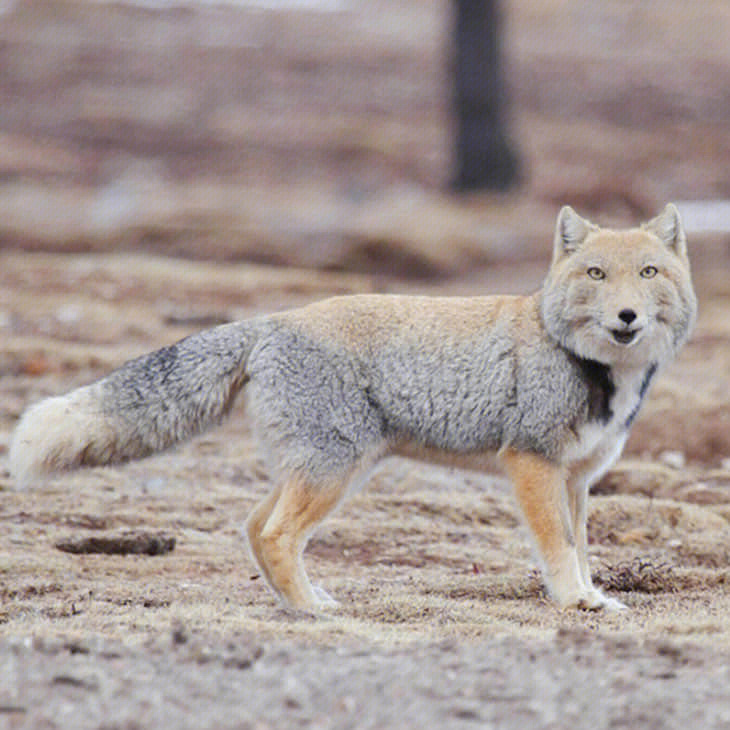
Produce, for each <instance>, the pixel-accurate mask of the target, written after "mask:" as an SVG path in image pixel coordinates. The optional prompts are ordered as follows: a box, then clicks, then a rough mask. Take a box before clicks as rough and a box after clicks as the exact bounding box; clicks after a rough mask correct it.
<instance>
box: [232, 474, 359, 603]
mask: <svg viewBox="0 0 730 730" xmlns="http://www.w3.org/2000/svg"><path fill="white" fill-rule="evenodd" d="M346 486H347V480H345V479H343V480H340V481H336V482H334V483H329V484H319V483H315V482H314V481H313V480H309V479H306V478H303V477H301V476H299V475H294V476H292V477H290V478H289V479H288V480H286V481H285V482H284V483H283V484H282V485H281V486H279V487H277V489H275V490H274V492H272V494H270V495H269V496H268V497H266V498H265V499H264V500H263V501H262V502H260V503H259V504H258V505H257V506H256V507H255V509H254V511H253V513H252V514H251V517H250V518H249V521H248V524H247V531H248V538H249V544H250V545H251V550H252V552H253V554H254V557H255V558H256V562H257V563H258V564H259V567H260V568H261V570H262V571H263V573H264V575H265V576H266V579H267V580H268V582H269V585H271V587H272V588H273V589H274V591H275V592H276V593H277V595H278V596H279V597H280V598H281V599H282V600H283V601H284V602H285V603H287V604H288V605H289V606H292V607H293V608H302V609H313V608H316V607H321V606H323V605H327V604H333V603H335V602H334V601H333V600H332V599H331V598H330V597H329V596H328V595H327V594H326V593H325V592H324V591H323V590H322V589H320V588H318V587H315V586H312V584H311V583H310V582H309V578H308V577H307V574H306V573H305V571H304V563H303V559H302V553H303V552H304V548H305V546H306V544H307V540H308V538H309V536H310V535H311V533H312V532H313V530H314V529H315V527H316V526H317V525H318V524H319V523H320V522H321V521H322V520H323V519H324V518H325V517H326V516H327V515H328V514H329V513H330V512H331V511H332V510H333V509H334V508H335V507H336V506H337V504H338V503H339V502H340V500H341V499H342V496H343V495H344V493H345V489H346Z"/></svg>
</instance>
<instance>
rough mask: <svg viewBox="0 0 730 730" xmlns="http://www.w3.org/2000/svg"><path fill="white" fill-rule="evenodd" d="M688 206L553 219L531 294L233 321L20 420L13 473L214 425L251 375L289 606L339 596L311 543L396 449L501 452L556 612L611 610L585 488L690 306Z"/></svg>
mask: <svg viewBox="0 0 730 730" xmlns="http://www.w3.org/2000/svg"><path fill="white" fill-rule="evenodd" d="M696 307H697V304H696V299H695V294H694V292H693V289H692V283H691V280H690V267H689V261H688V258H687V246H686V239H685V234H684V231H683V228H682V224H681V221H680V218H679V214H678V212H677V209H676V208H675V207H674V206H673V205H671V204H670V205H667V207H666V208H665V209H664V210H663V211H662V213H661V214H660V215H658V216H657V217H656V218H654V219H653V220H651V221H649V222H648V223H645V224H643V225H642V226H640V227H638V228H632V229H629V230H623V231H614V230H609V229H602V228H599V227H598V226H596V225H594V224H592V223H590V222H589V221H587V220H584V219H583V218H581V217H580V216H578V215H577V214H576V213H575V212H574V211H573V210H572V209H571V208H569V207H565V208H563V209H562V210H561V211H560V215H559V217H558V220H557V225H556V230H555V237H554V249H553V256H552V263H551V265H550V269H549V271H548V274H547V277H546V279H545V283H544V286H543V288H542V290H541V291H539V292H537V293H536V294H533V295H531V296H477V297H453V298H452V297H421V296H394V295H355V296H343V297H336V298H332V299H328V300H325V301H321V302H317V303H315V304H310V305H308V306H305V307H302V308H300V309H294V310H292V311H286V312H282V313H278V314H272V315H269V316H260V317H256V318H253V319H250V320H247V321H243V322H236V323H233V324H225V325H222V326H220V327H216V328H214V329H211V330H207V331H204V332H201V333H199V334H195V335H192V336H190V337H187V338H185V339H183V340H181V341H180V342H178V343H176V344H173V345H171V346H169V347H165V348H163V349H161V350H158V351H157V352H153V353H151V354H149V355H144V356H142V357H139V358H137V359H135V360H131V361H130V362H127V363H126V364H124V365H122V366H121V367H120V368H119V369H118V370H115V371H114V372H112V373H111V374H110V375H108V376H107V377H105V378H103V379H102V380H99V381H97V382H95V383H92V384H91V385H88V386H85V387H82V388H79V389H77V390H74V391H72V392H71V393H69V394H68V395H64V396H60V397H54V398H48V399H46V400H43V401H41V402H39V403H37V404H36V405H34V406H32V407H31V408H29V409H28V410H27V412H26V413H25V414H24V415H23V417H22V418H21V420H20V422H19V424H18V425H17V428H16V429H15V432H14V435H13V438H12V442H11V446H10V469H11V473H12V474H13V475H14V477H15V478H16V479H17V480H18V482H19V483H20V484H24V483H28V482H31V481H33V480H34V479H36V478H37V477H39V476H41V475H43V474H45V473H49V472H54V471H58V470H63V469H71V468H74V467H79V466H91V465H97V464H111V463H115V462H122V461H125V460H128V459H136V458H139V457H143V456H145V455H148V454H151V453H153V452H156V451H160V450H161V449H165V448H167V447H169V446H171V445H172V444H174V443H176V442H179V441H181V440H183V439H187V438H189V437H191V436H194V435H195V434H197V433H199V432H200V431H202V430H203V429H204V428H205V427H207V426H209V425H211V424H215V423H218V422H219V421H220V420H221V419H222V417H223V416H225V415H226V414H227V413H228V412H229V411H230V409H231V407H232V405H233V402H234V400H235V397H236V395H237V394H238V392H239V391H240V390H241V389H242V388H243V387H244V386H246V393H247V396H248V406H247V407H248V409H249V411H250V412H251V415H252V418H253V422H254V423H255V427H256V429H257V435H258V438H259V439H260V442H261V443H262V445H263V447H264V450H265V453H266V454H267V456H268V458H269V462H270V465H271V469H272V471H273V474H274V478H275V484H276V486H275V488H274V489H273V491H272V492H271V494H270V495H269V496H268V497H266V498H265V499H264V500H263V501H261V502H260V503H259V504H258V505H257V506H256V507H255V508H254V510H253V512H252V514H251V516H250V518H249V520H248V522H247V528H246V529H247V533H248V538H249V542H250V546H251V550H252V553H253V556H254V558H255V560H256V562H257V563H258V566H259V568H260V569H261V571H262V573H263V574H264V575H265V577H266V579H267V581H268V583H269V584H270V586H271V587H272V588H273V589H274V591H276V593H277V594H278V595H279V596H280V598H281V599H282V600H283V601H284V602H285V603H286V604H288V605H290V606H293V607H297V608H304V609H314V608H317V607H319V606H323V605H327V604H329V603H334V601H333V600H332V599H331V598H330V597H329V596H328V595H327V594H326V593H325V592H324V591H323V590H321V589H320V588H318V587H315V586H313V585H312V584H311V583H310V582H309V579H308V578H307V575H306V573H305V572H304V568H303V563H302V552H303V550H304V547H305V544H306V542H307V539H308V538H309V536H310V535H311V533H312V531H313V530H314V529H315V527H316V526H317V525H318V524H319V522H320V521H321V520H322V519H323V518H324V517H325V516H326V515H327V514H328V513H329V512H331V511H332V510H333V509H334V508H335V507H336V506H337V504H338V503H339V502H340V501H341V500H342V498H343V496H344V495H345V494H346V493H347V492H348V491H352V489H353V488H355V487H356V486H358V485H359V484H361V483H362V482H363V481H364V479H365V476H366V475H367V472H368V470H369V469H370V468H371V467H372V466H373V464H374V463H375V462H376V461H377V460H378V459H380V458H382V457H384V456H386V455H388V454H394V453H395V454H409V455H413V454H414V453H417V454H418V455H419V456H422V457H424V458H427V459H428V458H431V459H436V460H439V461H441V460H443V459H444V458H447V459H448V461H449V463H452V464H455V465H459V464H463V465H474V464H475V463H476V464H478V463H479V461H480V458H479V457H480V456H481V455H483V454H484V453H485V452H486V451H496V452H497V454H498V458H499V461H500V463H501V464H502V466H503V467H504V469H505V471H506V473H507V475H508V476H509V477H510V479H511V481H512V483H513V485H514V490H515V493H516V497H517V502H518V503H519V506H520V507H521V510H522V513H523V515H524V519H525V521H526V523H527V525H528V526H529V529H530V531H531V533H532V537H533V538H534V543H535V547H536V550H537V553H538V555H539V558H540V560H541V564H542V569H543V575H544V579H545V582H546V584H547V587H548V590H549V592H550V594H551V596H552V598H553V599H554V600H555V601H556V602H557V604H558V605H559V606H562V607H568V606H575V607H580V608H585V609H599V608H605V609H618V608H621V607H622V604H621V603H619V602H618V601H617V600H615V599H612V598H609V597H607V596H605V595H603V594H602V593H601V591H599V590H598V589H597V588H596V587H595V586H594V585H593V583H592V581H591V574H590V570H589V566H588V553H587V538H586V500H587V495H588V489H589V487H590V486H591V484H592V483H593V482H595V481H596V479H598V478H599V477H600V476H601V475H602V474H603V473H604V472H605V471H606V470H607V469H608V468H609V467H610V466H611V465H612V464H613V463H614V462H615V461H616V459H617V458H618V456H619V454H620V453H621V449H622V448H623V445H624V443H625V441H626V437H627V435H628V432H629V429H630V427H631V424H632V422H633V421H634V419H635V417H636V414H637V413H638V411H639V408H640V407H641V403H642V400H643V399H644V396H645V395H646V392H647V390H648V388H649V385H650V384H651V381H652V379H653V378H654V376H655V375H656V373H657V372H658V371H659V369H660V368H661V367H662V366H664V365H665V364H667V363H668V362H669V361H670V360H671V359H672V358H673V357H674V356H675V354H676V353H677V351H678V350H679V348H680V347H681V346H682V345H683V344H684V342H685V341H686V340H687V338H688V336H689V334H690V330H691V329H692V325H693V323H694V320H695V316H696Z"/></svg>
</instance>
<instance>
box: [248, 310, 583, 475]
mask: <svg viewBox="0 0 730 730" xmlns="http://www.w3.org/2000/svg"><path fill="white" fill-rule="evenodd" d="M535 326H541V325H540V324H539V323H536V324H535ZM438 342H439V344H438V345H434V344H433V341H429V342H423V341H422V340H416V339H413V338H411V337H410V336H409V331H408V329H406V328H401V327H398V328H396V329H395V330H394V331H393V332H392V335H391V337H390V342H386V344H384V345H383V344H380V345H378V346H374V347H366V348H364V349H363V351H362V352H360V353H359V354H358V355H353V351H352V349H351V348H349V347H347V345H345V344H342V343H340V344H338V343H337V342H335V341H332V340H328V341H323V340H322V339H321V338H316V339H315V338H314V337H312V336H311V335H309V334H307V333H305V332H304V331H301V330H299V329H297V328H296V327H293V326H291V325H289V324H288V323H286V322H269V323H267V326H266V327H264V328H262V331H261V332H260V337H259V339H258V341H257V343H256V345H255V346H254V347H253V349H252V351H251V354H250V356H249V360H248V366H247V372H248V375H249V377H250V382H249V384H248V386H247V395H248V399H249V407H250V409H251V410H252V412H253V420H254V423H256V425H257V427H258V431H259V438H260V441H261V443H262V445H263V446H264V447H265V448H267V449H268V450H269V452H270V456H271V459H272V463H273V464H274V465H275V466H277V467H278V468H279V469H280V470H281V471H283V472H290V471H300V472H304V473H306V474H307V475H309V476H311V477H312V478H314V479H320V478H334V477H336V475H337V474H340V475H342V474H346V473H347V472H348V471H349V470H350V469H352V468H353V467H354V466H355V465H356V464H357V462H358V460H360V459H362V458H367V457H368V456H369V455H377V454H379V453H382V452H383V451H385V450H387V448H388V445H389V444H397V443H398V442H399V441H411V442H414V443H415V444H417V445H420V446H424V447H427V448H434V449H438V450H447V451H457V452H462V453H463V452H480V451H487V450H494V449H498V448H500V447H502V446H505V445H509V446H512V447H514V448H516V449H521V450H528V451H532V452H535V453H540V454H542V455H544V456H546V457H548V458H558V456H559V451H560V448H562V445H563V444H564V443H565V441H566V439H567V437H568V434H569V432H573V431H574V430H575V428H576V425H577V423H578V422H582V421H585V420H587V419H588V417H589V406H590V400H591V383H589V382H587V380H586V378H585V376H584V374H583V373H582V371H581V368H580V367H578V365H577V364H576V363H575V359H574V358H573V357H571V355H570V354H569V353H567V352H566V351H564V350H563V349H562V348H561V347H560V346H559V345H558V344H557V343H555V342H553V341H552V340H550V339H549V338H543V339H538V338H535V340H534V341H533V342H532V343H530V344H529V345H528V344H525V343H524V342H520V343H518V342H517V341H516V340H515V339H514V338H510V337H505V336H504V332H503V330H502V328H499V330H495V328H494V327H489V326H487V327H485V328H484V330H483V331H482V332H480V333H477V334H474V335H472V336H471V337H469V338H464V337H463V334H460V335H454V336H451V337H450V336H449V335H448V333H444V336H443V337H442V338H441V339H440V340H438ZM518 384H519V385H518Z"/></svg>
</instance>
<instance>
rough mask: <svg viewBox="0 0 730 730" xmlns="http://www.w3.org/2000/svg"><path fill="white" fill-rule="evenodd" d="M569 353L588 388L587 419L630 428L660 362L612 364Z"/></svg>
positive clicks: (626, 428)
mask: <svg viewBox="0 0 730 730" xmlns="http://www.w3.org/2000/svg"><path fill="white" fill-rule="evenodd" d="M566 352H567V353H568V356H569V358H570V359H571V361H572V362H574V363H575V365H576V367H577V368H578V370H579V372H580V374H581V377H582V379H583V381H584V382H585V383H586V385H587V387H588V393H589V397H588V420H589V421H594V422H595V421H597V422H599V423H602V424H603V425H608V424H610V423H615V424H617V425H619V426H620V427H621V428H622V429H625V430H628V429H629V428H630V427H631V425H632V424H633V422H634V419H635V418H636V416H637V415H638V413H639V409H640V408H641V405H642V403H643V401H644V397H645V396H646V393H647V392H648V390H649V387H650V385H651V383H652V380H653V379H654V375H656V372H657V369H658V366H657V363H655V362H652V363H649V364H644V365H643V366H641V367H638V366H633V367H629V366H627V365H613V366H610V365H606V364H605V363H601V362H598V361H596V360H590V359H587V358H583V357H580V356H579V355H576V354H575V353H572V352H570V351H566Z"/></svg>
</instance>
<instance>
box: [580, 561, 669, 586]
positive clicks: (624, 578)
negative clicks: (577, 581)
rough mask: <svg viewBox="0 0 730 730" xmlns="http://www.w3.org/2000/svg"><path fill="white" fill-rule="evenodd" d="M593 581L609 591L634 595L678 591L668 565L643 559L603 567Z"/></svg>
mask: <svg viewBox="0 0 730 730" xmlns="http://www.w3.org/2000/svg"><path fill="white" fill-rule="evenodd" d="M594 580H595V581H596V583H598V584H599V585H600V586H602V587H603V588H605V589H606V590H609V591H622V592H627V593H628V592H635V593H675V592H676V591H677V589H678V585H677V580H676V576H675V575H674V570H673V568H672V566H671V565H669V564H668V563H655V562H653V561H651V560H647V559H645V558H634V559H633V560H625V561H622V562H620V563H617V564H616V565H605V564H604V565H603V566H602V567H601V569H600V570H599V571H598V573H597V574H596V575H595V576H594Z"/></svg>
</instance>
